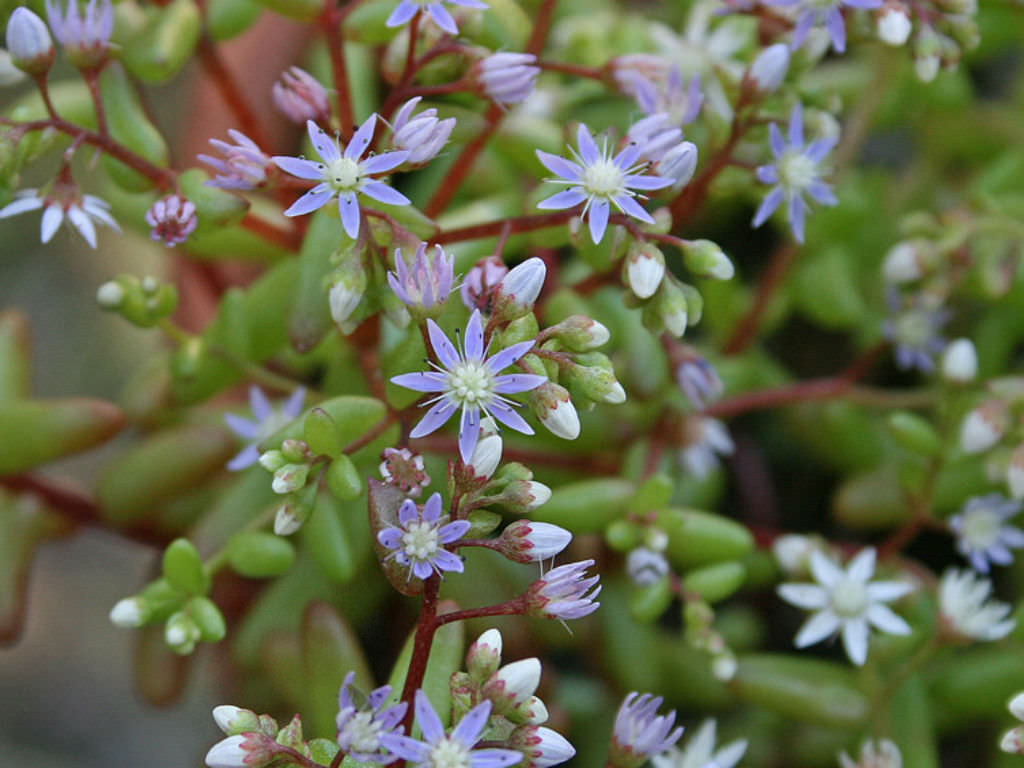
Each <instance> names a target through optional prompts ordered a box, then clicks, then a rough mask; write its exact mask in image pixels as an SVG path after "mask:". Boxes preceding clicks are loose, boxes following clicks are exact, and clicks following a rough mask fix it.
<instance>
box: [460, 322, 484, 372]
mask: <svg viewBox="0 0 1024 768" xmlns="http://www.w3.org/2000/svg"><path fill="white" fill-rule="evenodd" d="M463 344H464V345H465V346H464V349H465V352H466V359H467V360H481V359H483V356H484V326H483V322H482V321H481V320H480V310H479V309H477V310H474V312H473V314H472V315H470V318H469V322H468V323H466V338H465V340H464V341H463Z"/></svg>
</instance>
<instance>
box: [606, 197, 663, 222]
mask: <svg viewBox="0 0 1024 768" xmlns="http://www.w3.org/2000/svg"><path fill="white" fill-rule="evenodd" d="M614 201H615V205H617V206H618V208H619V210H620V211H622V212H623V213H625V214H626V215H627V216H632V217H633V218H634V219H639V220H640V221H646V222H647V223H648V224H653V223H654V219H652V218H651V214H649V213H648V212H647V211H645V210H644V209H643V208H641V207H640V204H639V203H637V201H636V200H635V199H633V198H632V197H630V196H629V195H617V196H616V197H615V198H614Z"/></svg>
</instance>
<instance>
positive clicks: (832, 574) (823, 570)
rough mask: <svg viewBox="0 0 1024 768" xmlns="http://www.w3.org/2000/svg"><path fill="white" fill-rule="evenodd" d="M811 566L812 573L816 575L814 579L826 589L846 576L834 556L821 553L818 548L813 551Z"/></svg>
mask: <svg viewBox="0 0 1024 768" xmlns="http://www.w3.org/2000/svg"><path fill="white" fill-rule="evenodd" d="M810 566H811V575H812V576H814V580H815V581H816V582H818V583H819V584H821V585H822V586H823V587H825V588H826V589H832V587H834V586H835V585H836V584H838V583H839V581H840V580H841V579H843V578H844V577H845V576H846V574H845V573H843V569H842V568H840V567H839V566H838V565H836V564H835V562H833V560H832V558H830V557H827V556H826V555H823V554H821V552H818V551H817V550H813V551H812V552H811V558H810Z"/></svg>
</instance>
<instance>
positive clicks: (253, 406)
mask: <svg viewBox="0 0 1024 768" xmlns="http://www.w3.org/2000/svg"><path fill="white" fill-rule="evenodd" d="M249 409H250V410H251V411H252V415H253V416H255V417H256V421H257V422H259V423H263V422H264V421H266V420H267V419H269V418H270V417H271V416H272V415H273V413H274V408H273V407H272V406H271V405H270V401H269V400H267V396H266V395H265V394H263V390H262V389H260V388H259V387H257V386H255V385H253V386H251V387H249Z"/></svg>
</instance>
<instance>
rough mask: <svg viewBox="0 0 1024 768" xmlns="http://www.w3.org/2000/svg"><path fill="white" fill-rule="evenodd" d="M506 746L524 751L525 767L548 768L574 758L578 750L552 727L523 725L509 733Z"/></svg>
mask: <svg viewBox="0 0 1024 768" xmlns="http://www.w3.org/2000/svg"><path fill="white" fill-rule="evenodd" d="M505 743H506V746H508V747H509V748H511V749H518V750H519V751H520V752H522V753H523V756H524V757H525V758H526V762H525V763H524V764H523V768H526V766H529V768H548V766H552V765H559V764H560V763H564V762H566V761H567V760H570V759H572V757H573V756H574V755H575V754H576V750H575V749H574V748H573V746H572V744H570V743H569V742H568V741H566V740H565V738H563V737H562V736H561V735H560V734H558V733H556V732H555V731H553V730H551V729H550V728H542V727H538V726H536V725H523V726H520V727H519V728H516V729H515V730H514V731H512V733H511V734H509V737H508V740H507V741H506V742H505Z"/></svg>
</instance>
